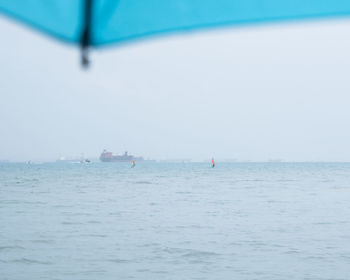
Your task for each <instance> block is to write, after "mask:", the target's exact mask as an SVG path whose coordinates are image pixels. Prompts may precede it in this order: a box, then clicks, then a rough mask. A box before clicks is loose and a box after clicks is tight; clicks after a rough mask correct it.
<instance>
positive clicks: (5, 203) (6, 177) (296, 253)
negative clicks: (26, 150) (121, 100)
mask: <svg viewBox="0 0 350 280" xmlns="http://www.w3.org/2000/svg"><path fill="white" fill-rule="evenodd" d="M0 279H1V280H5V279H11V280H17V279H26V280H31V279H33V280H34V279H35V280H37V279H89V280H90V279H91V280H92V279H266V280H273V279H276V280H277V279H278V280H281V279H288V280H291V279H332V280H335V279H344V280H345V279H350V164H347V163H217V165H216V167H215V168H210V163H209V162H208V163H143V164H141V163H139V164H138V163H137V164H136V167H135V168H130V164H129V163H126V164H123V163H91V164H72V163H54V164H14V163H12V164H11V163H8V164H1V165H0Z"/></svg>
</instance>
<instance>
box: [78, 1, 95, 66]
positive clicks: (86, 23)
mask: <svg viewBox="0 0 350 280" xmlns="http://www.w3.org/2000/svg"><path fill="white" fill-rule="evenodd" d="M92 1H93V0H85V1H84V2H85V6H84V19H83V28H82V35H81V41H80V48H81V65H82V66H83V67H84V68H87V67H89V63H90V61H89V57H88V49H89V46H90V45H91V21H92Z"/></svg>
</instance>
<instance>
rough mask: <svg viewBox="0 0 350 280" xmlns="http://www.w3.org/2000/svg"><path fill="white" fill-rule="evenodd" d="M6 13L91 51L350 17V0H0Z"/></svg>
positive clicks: (1, 7)
mask: <svg viewBox="0 0 350 280" xmlns="http://www.w3.org/2000/svg"><path fill="white" fill-rule="evenodd" d="M0 12H2V13H4V14H6V15H8V16H11V17H14V18H15V19H18V20H20V21H22V22H25V23H27V24H29V25H31V26H32V27H35V28H37V29H39V30H41V31H43V32H45V33H47V34H50V35H52V36H55V37H56V38H59V39H61V40H64V41H66V42H70V43H74V44H79V45H80V46H81V47H82V49H83V63H87V60H86V56H85V55H86V49H87V48H88V47H89V46H92V47H101V46H105V45H108V44H111V43H118V42H128V41H131V40H134V39H138V38H143V37H146V36H150V35H155V34H162V33H164V34H165V33H169V32H175V31H184V30H194V29H201V28H209V27H218V26H225V25H239V24H247V23H261V22H269V21H281V20H294V19H307V18H317V17H333V16H347V15H349V14H350V1H349V0H0Z"/></svg>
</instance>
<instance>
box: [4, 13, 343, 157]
mask: <svg viewBox="0 0 350 280" xmlns="http://www.w3.org/2000/svg"><path fill="white" fill-rule="evenodd" d="M0 34H1V44H0V91H1V92H0V97H1V99H0V100H1V101H0V134H1V137H0V159H10V160H45V159H56V158H58V157H60V156H80V154H82V153H84V154H85V155H86V156H89V157H93V156H95V157H97V156H98V155H99V153H100V152H101V151H102V149H104V148H106V149H109V150H111V151H114V152H117V153H119V152H123V151H124V150H128V151H130V152H131V153H133V154H136V155H143V156H145V157H151V158H157V159H164V158H192V159H205V158H210V157H211V156H215V157H216V158H217V159H227V158H236V159H240V160H247V159H250V160H267V159H269V158H283V159H285V160H328V161H333V160H334V161H349V160H350V148H349V145H350V144H349V143H350V129H349V121H350V110H349V105H350V96H349V93H350V79H349V77H350V76H349V72H350V71H349V70H350V52H349V50H350V36H349V34H350V21H349V20H335V21H334V20H333V21H321V22H319V21H317V22H309V23H290V24H285V23H284V24H282V25H275V24H272V25H266V26H258V27H256V26H250V27H243V28H226V29H220V30H214V31H209V32H200V33H189V34H185V35H175V36H170V37H160V38H157V39H152V40H147V41H143V42H139V43H135V44H129V45H124V46H122V47H111V48H106V49H103V50H99V51H94V52H93V53H92V56H91V58H92V62H93V63H92V67H91V69H90V70H89V71H87V72H86V71H83V70H82V69H81V68H80V66H79V53H78V50H77V49H76V48H75V47H72V46H69V45H65V44H62V43H60V42H58V41H56V40H53V39H51V38H47V37H45V36H42V35H41V34H39V33H37V32H33V31H32V30H31V29H27V28H25V27H23V26H22V25H18V24H15V23H14V22H12V21H8V20H7V19H5V18H1V17H0Z"/></svg>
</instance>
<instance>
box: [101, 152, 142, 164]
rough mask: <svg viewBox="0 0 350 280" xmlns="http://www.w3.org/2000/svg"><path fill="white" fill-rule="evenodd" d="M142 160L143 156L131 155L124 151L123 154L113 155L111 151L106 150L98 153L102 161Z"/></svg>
mask: <svg viewBox="0 0 350 280" xmlns="http://www.w3.org/2000/svg"><path fill="white" fill-rule="evenodd" d="M135 160H137V161H143V160H144V159H143V157H135V156H133V155H129V154H128V152H127V151H126V152H125V153H124V155H113V153H112V152H109V151H107V150H103V152H102V153H101V155H100V161H102V162H132V161H135Z"/></svg>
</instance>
